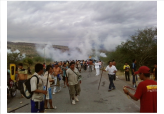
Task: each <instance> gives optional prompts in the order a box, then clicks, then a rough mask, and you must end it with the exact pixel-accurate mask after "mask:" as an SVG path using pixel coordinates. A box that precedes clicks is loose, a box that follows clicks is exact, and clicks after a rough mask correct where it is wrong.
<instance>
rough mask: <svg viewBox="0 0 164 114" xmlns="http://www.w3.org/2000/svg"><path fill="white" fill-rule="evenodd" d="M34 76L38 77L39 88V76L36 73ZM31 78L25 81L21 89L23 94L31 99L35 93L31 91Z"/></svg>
mask: <svg viewBox="0 0 164 114" xmlns="http://www.w3.org/2000/svg"><path fill="white" fill-rule="evenodd" d="M32 77H36V78H37V88H38V83H39V78H38V77H37V76H36V75H33V76H32ZM32 77H31V78H32ZM31 78H29V79H28V80H27V81H25V82H24V83H23V87H22V90H20V91H21V94H22V95H23V96H24V97H25V98H27V99H30V98H31V97H32V95H33V92H32V91H31V84H30V80H31Z"/></svg>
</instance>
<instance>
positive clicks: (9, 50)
mask: <svg viewBox="0 0 164 114" xmlns="http://www.w3.org/2000/svg"><path fill="white" fill-rule="evenodd" d="M7 53H9V54H11V53H20V51H19V50H18V49H16V50H15V51H13V52H12V51H11V49H7ZM19 56H20V55H19ZM19 56H18V57H19ZM22 56H23V58H25V57H26V54H25V53H23V54H22Z"/></svg>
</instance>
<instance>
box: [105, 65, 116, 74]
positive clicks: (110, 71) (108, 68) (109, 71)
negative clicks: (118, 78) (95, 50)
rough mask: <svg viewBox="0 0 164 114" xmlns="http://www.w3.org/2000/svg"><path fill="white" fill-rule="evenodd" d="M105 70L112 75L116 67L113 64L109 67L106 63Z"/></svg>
mask: <svg viewBox="0 0 164 114" xmlns="http://www.w3.org/2000/svg"><path fill="white" fill-rule="evenodd" d="M105 70H106V71H108V74H110V75H114V74H115V73H114V71H117V69H116V67H115V66H113V65H112V66H111V67H109V65H108V66H107V67H106V69H105Z"/></svg>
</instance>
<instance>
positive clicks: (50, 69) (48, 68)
mask: <svg viewBox="0 0 164 114" xmlns="http://www.w3.org/2000/svg"><path fill="white" fill-rule="evenodd" d="M46 71H48V72H49V73H52V66H51V65H48V66H47V67H46Z"/></svg>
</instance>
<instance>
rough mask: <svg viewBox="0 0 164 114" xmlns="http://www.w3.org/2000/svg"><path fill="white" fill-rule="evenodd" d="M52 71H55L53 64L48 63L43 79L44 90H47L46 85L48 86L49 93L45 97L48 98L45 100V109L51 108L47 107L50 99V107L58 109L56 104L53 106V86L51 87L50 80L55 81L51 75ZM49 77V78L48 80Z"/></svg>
mask: <svg viewBox="0 0 164 114" xmlns="http://www.w3.org/2000/svg"><path fill="white" fill-rule="evenodd" d="M52 72H53V69H52V66H51V65H48V66H47V67H46V72H45V74H44V76H43V77H42V80H43V82H44V90H46V86H47V95H46V96H44V97H46V98H45V99H46V100H45V101H44V102H45V105H44V108H45V109H49V108H48V107H47V102H48V101H49V105H50V109H56V106H55V107H53V105H52V93H51V87H50V82H53V81H54V80H53V79H52V77H51V74H52ZM47 78H48V82H47Z"/></svg>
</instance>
